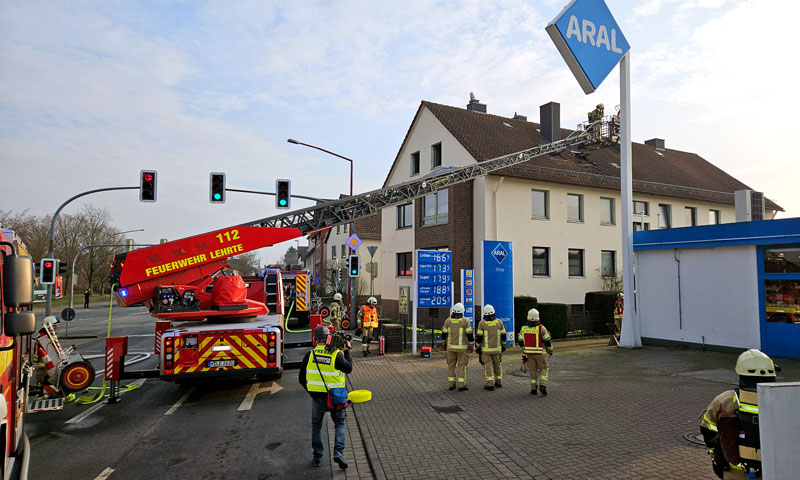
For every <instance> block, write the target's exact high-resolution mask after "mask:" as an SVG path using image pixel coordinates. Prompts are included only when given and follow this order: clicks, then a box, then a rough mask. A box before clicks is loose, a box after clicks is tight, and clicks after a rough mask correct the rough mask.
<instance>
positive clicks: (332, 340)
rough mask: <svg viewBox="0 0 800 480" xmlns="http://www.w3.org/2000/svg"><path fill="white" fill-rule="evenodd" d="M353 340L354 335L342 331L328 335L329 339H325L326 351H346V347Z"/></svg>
mask: <svg viewBox="0 0 800 480" xmlns="http://www.w3.org/2000/svg"><path fill="white" fill-rule="evenodd" d="M352 339H353V336H352V335H350V334H348V333H344V332H343V331H341V330H337V331H335V332H333V333H332V334H330V335H328V338H326V339H325V349H326V350H328V351H329V352H333V351H334V350H344V349H345V346H347V345H348V344H349V342H350V340H352Z"/></svg>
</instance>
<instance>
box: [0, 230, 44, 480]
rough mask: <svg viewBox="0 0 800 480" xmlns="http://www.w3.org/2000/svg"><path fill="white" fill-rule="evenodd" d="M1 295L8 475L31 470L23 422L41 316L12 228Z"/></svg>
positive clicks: (1, 248)
mask: <svg viewBox="0 0 800 480" xmlns="http://www.w3.org/2000/svg"><path fill="white" fill-rule="evenodd" d="M0 297H2V299H1V300H0V325H1V326H2V333H0V416H2V424H1V425H0V443H2V450H3V462H2V464H0V469H2V476H3V478H19V477H24V476H26V475H27V473H26V472H27V469H28V462H29V460H30V448H29V443H28V437H27V436H25V433H24V431H23V425H24V423H25V422H24V421H25V408H26V406H27V400H28V384H29V380H30V377H31V374H32V372H33V362H32V358H31V345H32V341H31V334H32V333H33V332H34V330H35V329H36V319H35V317H34V314H33V311H32V304H33V261H32V260H31V257H30V256H28V255H27V252H26V251H25V246H24V245H23V244H22V242H21V241H19V239H18V238H17V237H16V236H15V235H14V232H12V231H10V230H0Z"/></svg>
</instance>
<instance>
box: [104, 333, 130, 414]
mask: <svg viewBox="0 0 800 480" xmlns="http://www.w3.org/2000/svg"><path fill="white" fill-rule="evenodd" d="M127 354H128V337H108V338H106V372H105V379H106V380H108V381H109V382H110V385H109V389H110V393H109V396H108V403H117V402H118V401H119V381H120V379H121V378H122V374H123V372H124V369H125V355H127Z"/></svg>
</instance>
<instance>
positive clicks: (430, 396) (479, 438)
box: [331, 340, 800, 480]
mask: <svg viewBox="0 0 800 480" xmlns="http://www.w3.org/2000/svg"><path fill="white" fill-rule="evenodd" d="M604 343H605V340H589V341H580V342H558V343H556V344H555V347H556V354H555V355H554V356H553V357H551V359H550V360H551V361H550V385H549V387H548V393H549V395H548V396H547V397H545V398H543V397H542V396H540V395H537V396H533V395H530V394H529V387H528V377H527V374H526V375H524V376H523V374H522V373H521V372H519V365H520V361H519V358H520V355H521V353H520V350H519V349H518V348H517V349H510V350H509V351H507V352H506V355H505V357H504V361H503V366H504V371H505V381H504V387H503V388H502V389H497V390H495V391H493V392H489V391H485V390H483V384H484V379H483V369H482V367H481V365H480V364H479V363H478V362H477V356H476V355H475V354H473V355H471V356H470V365H469V369H468V371H469V374H468V376H469V380H468V384H469V387H470V390H469V391H467V392H458V391H452V392H451V391H448V390H447V375H446V365H445V359H444V355H443V354H442V353H439V352H437V353H434V355H433V358H430V359H423V358H418V357H412V356H410V355H408V354H397V355H387V356H381V357H378V356H375V357H372V356H371V357H367V358H362V357H361V356H360V354H358V353H356V354H355V358H354V369H353V373H352V374H351V375H350V376H349V378H350V383H351V389H367V390H371V391H372V395H373V399H372V401H370V402H367V403H363V404H358V405H355V406H354V407H353V409H352V410H351V411H349V412H348V415H349V418H348V429H349V430H350V433H349V434H348V442H349V443H348V449H350V448H352V445H354V444H356V447H355V449H356V450H354V451H353V452H352V453H351V452H350V451H348V458H354V459H357V460H354V461H353V462H351V464H350V465H351V467H350V469H349V470H348V472H347V474H346V475H347V478H370V477H373V478H389V479H415V480H417V479H424V478H433V477H436V478H442V479H450V478H452V479H457V478H458V479H464V478H483V479H488V478H498V479H506V478H522V479H536V480H540V479H576V480H577V479H581V480H582V479H603V478H608V479H612V478H613V479H642V478H660V479H676V480H677V479H680V480H686V479H704V478H707V479H713V478H716V477H715V476H714V474H713V472H712V471H711V466H710V461H709V460H708V457H707V455H706V453H705V449H704V447H702V446H699V445H697V444H694V443H691V442H690V441H688V440H687V439H685V438H684V435H686V434H695V433H697V432H698V419H697V418H698V415H699V413H700V411H702V409H703V408H705V406H706V405H707V404H708V402H709V401H710V400H711V399H712V398H713V397H714V396H715V395H717V394H718V393H720V392H721V391H723V390H725V389H727V388H731V384H730V383H729V382H735V380H736V376H735V374H734V373H732V372H733V366H734V363H735V361H736V355H735V354H726V353H712V352H700V351H691V350H681V349H668V348H660V347H647V348H644V349H636V350H629V349H622V348H615V347H605V346H604ZM779 363H781V364H782V366H783V367H784V371H783V372H782V373H781V374H780V376H779V380H780V381H798V380H800V362H792V361H782V362H779ZM356 419H357V422H356V421H355V420H356ZM354 429H360V432H361V433H362V434H363V438H362V439H361V442H360V443H361V445H360V446H359V445H357V444H358V443H359V438H358V436H357V435H358V433H357V432H354ZM331 430H332V429H331ZM331 442H332V438H331ZM359 448H360V449H361V452H358V449H359ZM351 455H352V456H351ZM367 460H369V464H368V465H367V464H365V463H364V462H366V461H367ZM334 473H337V472H334ZM339 475H341V474H339Z"/></svg>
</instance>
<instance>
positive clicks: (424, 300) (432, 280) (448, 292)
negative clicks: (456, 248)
mask: <svg viewBox="0 0 800 480" xmlns="http://www.w3.org/2000/svg"><path fill="white" fill-rule="evenodd" d="M452 261H453V253H452V252H450V251H447V250H417V262H416V264H417V305H416V306H418V307H420V308H424V307H449V306H450V305H452V303H453V285H452V282H453V266H452Z"/></svg>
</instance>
